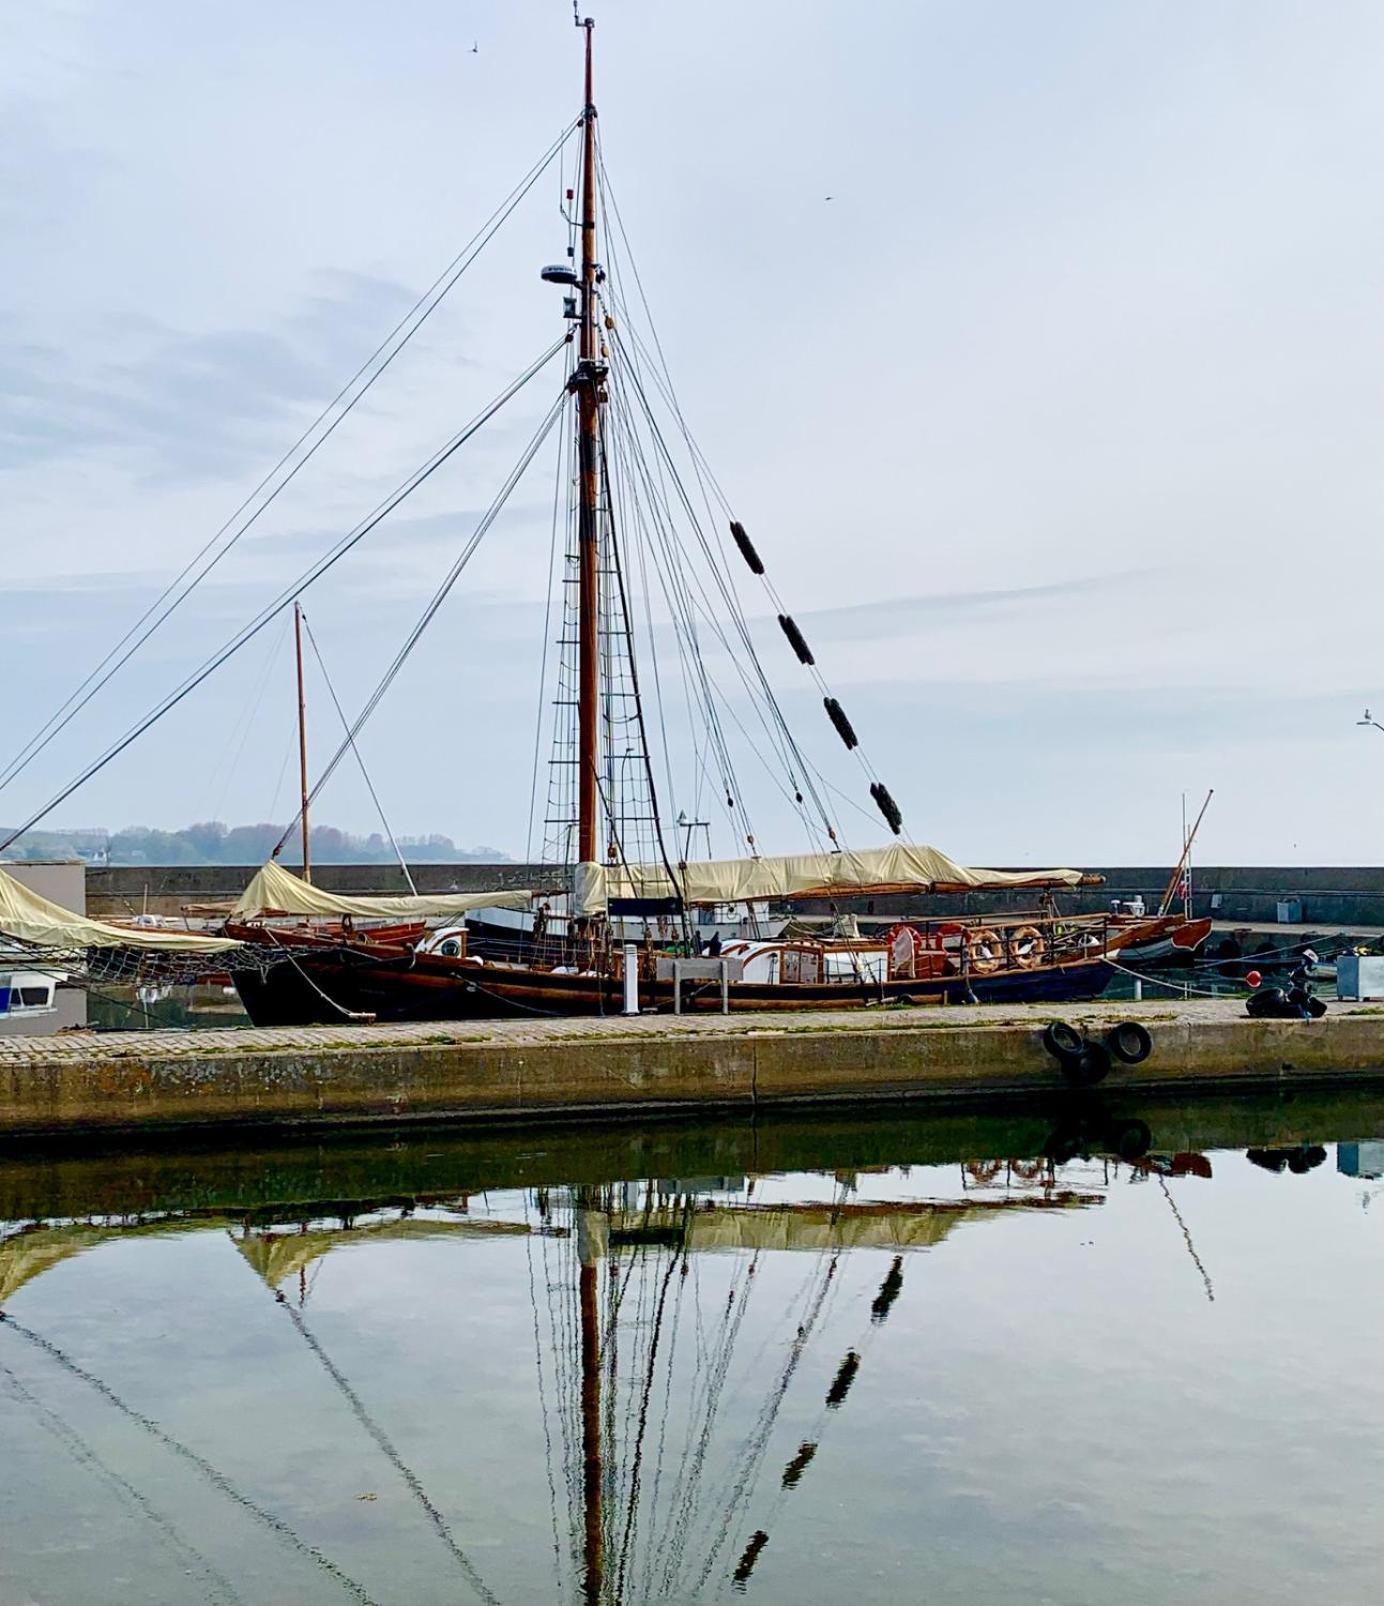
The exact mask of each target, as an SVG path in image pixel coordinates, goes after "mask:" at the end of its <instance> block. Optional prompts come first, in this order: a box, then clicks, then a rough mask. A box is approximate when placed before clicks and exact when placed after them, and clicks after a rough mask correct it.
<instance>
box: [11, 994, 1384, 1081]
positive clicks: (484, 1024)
mask: <svg viewBox="0 0 1384 1606" xmlns="http://www.w3.org/2000/svg"><path fill="white" fill-rule="evenodd" d="M1329 1007H1330V1011H1331V1013H1332V1014H1353V1013H1357V1012H1364V1013H1374V1014H1384V1010H1381V1009H1380V1007H1379V1006H1377V1005H1376V1006H1370V1005H1362V1004H1340V1003H1334V1002H1333V1003H1332V1004H1331V1005H1330V1006H1329ZM1053 1019H1062V1020H1070V1021H1074V1022H1080V1021H1091V1020H1094V1021H1099V1022H1110V1021H1115V1020H1135V1019H1137V1020H1143V1021H1146V1022H1148V1023H1150V1024H1152V1023H1154V1022H1157V1023H1159V1024H1161V1025H1163V1026H1167V1025H1168V1024H1170V1023H1179V1024H1192V1025H1195V1024H1197V1023H1205V1024H1212V1023H1215V1024H1222V1023H1225V1022H1228V1021H1234V1020H1245V1021H1246V1022H1248V1017H1247V1016H1246V1014H1245V1005H1244V1000H1243V999H1242V998H1214V999H1212V998H1189V999H1181V998H1171V999H1158V1000H1146V1001H1144V1002H1143V1003H1133V1002H1130V1001H1125V1000H1118V999H1103V1000H1096V1001H1095V1002H1092V1003H1083V1004H1072V1003H1067V1004H1058V1005H1053V1004H978V1005H969V1006H965V1005H953V1006H945V1007H944V1006H937V1005H931V1006H919V1007H916V1008H911V1009H907V1008H905V1009H897V1008H883V1009H881V1008H867V1009H850V1010H830V1011H828V1010H804V1011H794V1012H785V1013H783V1014H777V1013H775V1014H758V1015H751V1014H738V1015H721V1014H705V1015H703V1014H696V1015H691V1014H689V1015H634V1016H625V1015H607V1016H591V1017H572V1016H562V1017H545V1018H539V1017H534V1018H533V1019H525V1020H494V1021H409V1022H399V1023H392V1024H391V1023H377V1024H373V1025H366V1024H356V1023H350V1024H345V1023H343V1024H342V1025H340V1026H232V1027H214V1028H209V1029H205V1030H178V1029H171V1028H155V1029H153V1030H150V1031H108V1032H90V1031H63V1032H58V1033H55V1034H54V1035H52V1036H49V1037H0V1068H3V1067H4V1066H6V1065H34V1064H51V1065H63V1064H66V1065H70V1064H73V1063H81V1062H82V1061H84V1060H89V1061H92V1062H93V1063H95V1062H100V1061H109V1060H111V1059H114V1058H126V1057H128V1058H133V1059H140V1060H146V1061H148V1060H166V1059H182V1058H204V1057H211V1056H215V1055H218V1054H245V1053H261V1054H263V1053H288V1054H291V1053H299V1052H311V1053H320V1052H322V1051H324V1050H331V1049H338V1048H339V1049H350V1050H353V1051H361V1050H365V1051H368V1050H370V1049H373V1048H407V1047H409V1046H410V1045H417V1046H419V1047H424V1046H426V1047H439V1046H447V1045H452V1044H455V1045H457V1046H483V1045H486V1044H492V1045H504V1046H506V1047H508V1046H522V1045H525V1044H534V1045H545V1044H554V1043H562V1042H568V1041H570V1042H579V1043H590V1042H592V1041H599V1040H601V1039H603V1038H604V1039H607V1040H614V1039H617V1038H630V1037H639V1038H647V1039H665V1040H673V1039H678V1038H687V1037H699V1038H717V1037H722V1038H726V1037H740V1036H746V1035H754V1036H761V1037H763V1036H780V1035H783V1034H785V1033H789V1032H793V1033H837V1032H852V1031H857V1032H880V1031H889V1032H927V1031H935V1030H938V1029H939V1028H941V1029H946V1028H953V1029H966V1028H971V1027H980V1026H995V1027H999V1026H1028V1027H1030V1028H1032V1029H1035V1030H1036V1029H1038V1028H1040V1027H1041V1026H1043V1025H1044V1024H1046V1022H1048V1021H1050V1020H1053Z"/></svg>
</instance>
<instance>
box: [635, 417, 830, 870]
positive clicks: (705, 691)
mask: <svg viewBox="0 0 1384 1606" xmlns="http://www.w3.org/2000/svg"><path fill="white" fill-rule="evenodd" d="M618 445H619V437H618V436H617V447H618ZM641 462H642V458H641ZM644 478H645V485H646V489H648V491H649V493H650V495H651V496H653V495H654V494H655V493H654V490H653V487H652V485H651V483H650V482H649V480H648V472H647V466H646V465H645V466H644ZM646 533H647V532H646ZM660 544H661V545H662V547H663V550H664V552H665V555H666V557H667V560H668V563H669V565H670V566H674V565H677V566H678V567H679V572H681V571H680V565H679V560H678V555H677V549H676V547H674V546H672V545H670V543H669V541H668V540H667V539H666V538H664V537H660ZM659 578H660V584H663V575H662V573H661V572H660V573H659ZM683 589H684V590H685V584H684V587H683ZM663 591H664V596H665V598H666V599H667V600H668V603H669V607H670V610H671V611H672V613H673V624H674V633H675V638H676V639H677V640H678V642H679V650H680V655H681V656H683V657H684V658H687V657H689V656H690V657H691V658H692V659H693V660H694V662H695V672H696V675H697V678H698V680H699V681H700V682H701V688H702V699H703V702H704V705H705V706H704V708H703V710H702V713H703V723H704V725H705V726H706V728H707V732H708V736H709V738H710V739H711V741H712V745H713V746H714V747H715V748H716V751H717V758H718V761H719V763H720V767H721V770H722V782H723V786H724V787H725V788H726V789H728V790H730V791H732V792H733V794H734V795H736V796H738V797H739V798H740V803H741V814H742V818H743V821H744V826H745V829H746V830H748V831H750V832H751V833H752V831H753V823H752V821H751V820H750V819H749V816H748V811H747V809H746V808H745V803H744V797H743V794H742V793H741V789H740V786H739V782H738V779H737V778H736V776H735V773H734V766H733V764H732V762H731V759H730V755H729V748H728V746H727V745H726V742H725V736H724V729H723V726H722V723H721V719H720V715H719V713H718V712H717V711H716V701H717V699H719V701H720V703H721V704H723V705H724V708H725V711H726V713H727V714H728V715H729V717H730V718H731V720H732V721H733V722H734V724H735V726H736V727H737V729H738V730H739V731H740V733H741V735H742V736H743V737H744V738H745V741H746V743H747V745H748V746H749V748H750V750H751V752H753V753H754V754H755V756H756V758H758V759H759V761H760V763H761V764H762V765H763V767H764V769H765V773H766V774H767V775H768V776H769V778H770V780H771V782H772V783H773V784H774V785H775V786H776V787H777V789H778V790H779V792H780V793H781V794H782V795H783V797H784V798H785V799H786V800H787V802H788V803H789V805H790V807H792V808H794V809H795V810H796V811H797V812H798V813H799V816H800V818H802V819H803V822H804V825H805V826H806V828H807V830H808V840H809V842H812V843H813V845H814V846H815V847H818V848H820V847H821V839H820V837H816V836H815V835H814V831H813V828H812V825H811V822H810V820H809V819H808V818H807V817H806V813H805V810H804V809H803V805H802V804H801V803H800V802H799V801H798V799H797V797H796V796H795V795H794V794H793V793H792V792H790V791H789V790H788V789H787V788H786V787H785V786H784V784H783V781H782V779H781V778H780V776H779V775H777V774H776V773H775V771H774V769H773V767H772V766H771V765H770V763H769V761H768V759H767V758H766V757H765V755H764V753H763V752H762V751H761V750H760V747H759V745H758V744H757V743H756V742H755V741H754V739H753V738H752V737H751V735H750V733H749V731H748V730H747V729H746V728H745V725H744V722H743V721H742V720H741V719H740V716H739V715H738V714H737V713H736V712H735V709H734V707H733V706H732V704H731V702H730V699H729V698H728V697H727V696H726V695H725V693H724V692H723V691H722V690H721V689H720V687H719V686H718V685H717V683H716V680H715V677H714V676H713V675H712V674H711V671H710V670H709V669H708V668H707V666H706V662H705V659H704V658H703V656H702V653H701V650H700V644H699V642H698V640H697V634H696V626H695V615H696V614H700V615H701V617H702V618H703V619H705V620H706V622H707V623H708V624H709V625H710V627H711V630H712V633H713V634H714V635H715V636H716V637H717V639H718V640H719V641H720V643H721V645H722V646H723V648H724V649H725V651H726V653H727V655H728V656H729V657H730V660H731V663H732V667H734V668H735V670H736V673H737V675H738V676H739V678H740V681H741V684H742V685H743V686H744V688H745V691H746V693H747V695H748V697H749V701H750V704H751V706H752V707H753V708H754V709H755V712H756V715H757V717H758V718H759V722H760V725H761V727H762V729H763V730H764V734H765V736H766V738H767V739H768V741H769V743H770V744H771V746H773V747H774V748H775V749H776V750H777V752H778V756H779V761H780V763H781V765H782V766H783V768H784V769H785V770H786V771H787V772H788V774H789V776H790V778H791V777H792V775H793V769H794V766H793V764H792V761H791V758H790V757H789V756H788V755H786V754H785V753H784V751H783V748H782V744H781V742H780V741H779V739H778V736H777V733H776V731H775V730H774V728H773V727H772V726H771V725H770V724H769V723H768V722H767V721H766V720H765V718H764V714H763V708H762V706H761V703H760V701H759V699H758V698H757V695H756V692H755V688H754V686H753V685H752V684H751V682H750V680H749V679H748V677H747V676H746V674H745V673H744V671H743V669H742V668H741V667H740V665H739V664H738V662H737V661H736V657H735V652H734V649H733V648H732V646H731V644H730V643H729V641H727V640H726V638H725V635H724V633H723V632H722V631H721V629H720V626H719V622H718V620H717V619H716V617H715V615H714V614H713V613H711V612H710V611H708V609H707V608H706V607H705V606H703V605H700V604H698V603H697V601H696V599H695V598H694V597H692V596H691V595H690V592H689V593H687V594H686V595H685V596H684V595H679V598H678V601H677V602H674V599H673V594H672V593H670V592H669V589H668V587H667V585H663ZM680 607H681V608H685V609H687V610H689V612H690V613H692V615H693V621H694V622H693V623H692V624H691V625H686V624H684V625H680V624H679V622H678V610H679V608H680ZM656 661H657V660H656V655H655V662H656ZM684 690H686V686H685V684H684ZM713 727H714V733H713ZM809 790H811V788H810V787H809ZM727 819H728V822H729V824H730V826H731V830H732V833H733V835H734V836H735V837H736V839H737V840H738V839H739V838H740V837H741V836H742V835H743V834H744V832H743V831H742V830H741V829H740V828H739V826H738V825H737V822H736V821H735V819H734V816H733V815H731V814H729V813H728V814H727Z"/></svg>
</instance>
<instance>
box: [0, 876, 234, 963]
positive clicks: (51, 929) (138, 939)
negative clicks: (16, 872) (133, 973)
mask: <svg viewBox="0 0 1384 1606" xmlns="http://www.w3.org/2000/svg"><path fill="white" fill-rule="evenodd" d="M0 934H3V935H4V936H6V937H12V938H14V939H15V940H16V941H18V942H25V943H32V944H33V945H34V946H35V947H36V948H47V949H50V950H56V951H58V952H61V953H66V954H70V953H77V952H79V951H80V950H81V949H83V948H139V949H144V950H147V951H151V952H155V953H172V954H214V953H224V952H225V951H226V950H227V949H228V948H235V947H237V946H238V945H237V944H236V943H234V942H232V941H230V940H229V939H228V938H225V937H198V936H195V935H194V934H193V933H192V932H190V931H151V930H149V929H147V928H145V927H127V926H109V925H107V924H106V922H105V921H104V920H89V919H88V918H87V917H86V915H79V914H74V913H73V912H72V910H71V909H64V908H63V907H62V905H61V904H57V903H50V902H49V900H48V899H47V898H42V897H40V896H39V894H38V893H37V892H32V891H30V889H29V888H28V887H26V886H23V885H22V884H21V883H20V882H18V881H16V880H15V878H14V877H13V876H12V875H7V874H6V873H5V872H4V871H3V870H0Z"/></svg>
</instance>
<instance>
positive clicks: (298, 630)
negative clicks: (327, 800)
mask: <svg viewBox="0 0 1384 1606" xmlns="http://www.w3.org/2000/svg"><path fill="white" fill-rule="evenodd" d="M293 645H294V649H295V651H296V653H297V658H298V795H299V802H300V804H301V812H300V814H299V825H300V827H301V830H302V833H303V880H304V881H308V882H310V881H311V880H312V854H311V852H310V850H309V834H308V709H307V698H306V697H305V696H304V693H303V608H302V604H301V603H300V602H299V601H298V600H297V598H296V597H295V598H294V602H293Z"/></svg>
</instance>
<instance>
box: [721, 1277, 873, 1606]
mask: <svg viewBox="0 0 1384 1606" xmlns="http://www.w3.org/2000/svg"><path fill="white" fill-rule="evenodd" d="M841 1254H842V1251H841V1250H837V1252H836V1253H835V1254H834V1255H832V1257H831V1259H830V1261H829V1262H828V1263H827V1265H826V1266H825V1268H824V1275H823V1278H822V1286H821V1288H820V1289H819V1290H818V1291H817V1297H816V1299H815V1300H814V1301H813V1303H812V1306H811V1308H810V1310H809V1311H808V1314H807V1319H806V1320H805V1321H804V1322H802V1323H801V1324H800V1325H799V1327H798V1331H797V1334H796V1336H795V1337H794V1340H793V1343H792V1345H791V1346H790V1348H789V1352H788V1359H787V1361H786V1362H785V1363H784V1367H783V1371H782V1373H781V1374H780V1376H779V1378H778V1381H777V1383H776V1384H775V1386H774V1388H773V1390H772V1391H771V1392H770V1394H769V1397H768V1398H767V1399H766V1400H765V1402H764V1404H763V1406H762V1407H761V1408H760V1414H759V1418H758V1420H757V1422H756V1423H755V1426H754V1429H753V1431H752V1432H751V1435H750V1438H749V1441H748V1442H747V1444H746V1446H745V1448H744V1451H743V1452H742V1456H743V1460H742V1462H741V1466H740V1468H739V1469H738V1471H737V1474H736V1478H735V1482H734V1483H733V1484H732V1485H731V1488H730V1492H729V1494H728V1496H727V1498H726V1503H725V1510H724V1512H723V1515H722V1519H721V1525H720V1527H719V1529H718V1530H717V1532H716V1535H715V1538H714V1541H713V1543H712V1545H711V1547H710V1549H709V1550H708V1551H707V1554H706V1560H705V1561H704V1562H703V1564H702V1570H701V1572H700V1573H699V1574H698V1575H697V1582H696V1584H695V1586H694V1593H700V1592H701V1590H703V1589H704V1588H705V1587H706V1581H707V1579H708V1578H709V1577H710V1576H711V1571H712V1568H713V1567H715V1565H716V1559H717V1557H718V1556H719V1555H720V1554H721V1551H722V1550H723V1549H724V1548H725V1543H726V1540H727V1539H729V1537H730V1534H731V1528H732V1526H733V1524H734V1522H735V1519H736V1516H737V1515H738V1514H739V1513H741V1512H743V1509H744V1506H745V1505H746V1503H747V1502H748V1499H749V1495H750V1493H751V1492H752V1491H753V1489H754V1487H755V1486H756V1485H757V1483H758V1481H759V1472H760V1469H761V1468H762V1467H763V1465H764V1456H765V1452H766V1451H767V1450H768V1448H769V1437H770V1435H771V1434H772V1432H773V1429H774V1424H775V1422H777V1421H778V1415H779V1411H780V1410H781V1409H782V1407H783V1401H784V1396H785V1395H786V1394H787V1393H788V1386H789V1384H790V1383H791V1382H792V1381H793V1375H794V1373H795V1372H796V1371H797V1370H798V1366H799V1363H800V1362H801V1361H802V1358H803V1354H804V1352H805V1351H806V1349H807V1346H808V1344H809V1342H810V1341H811V1338H812V1332H813V1329H814V1328H815V1327H816V1325H817V1319H818V1317H819V1316H820V1315H821V1313H822V1306H823V1304H824V1303H825V1301H826V1297H827V1295H828V1293H830V1292H831V1289H832V1287H833V1279H834V1278H835V1276H836V1269H837V1266H838V1265H839V1264H840V1258H841Z"/></svg>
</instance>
